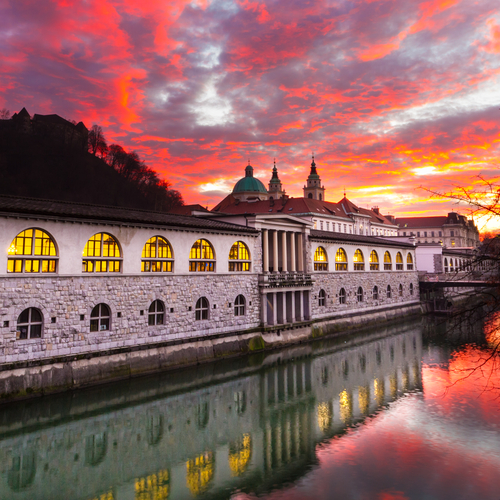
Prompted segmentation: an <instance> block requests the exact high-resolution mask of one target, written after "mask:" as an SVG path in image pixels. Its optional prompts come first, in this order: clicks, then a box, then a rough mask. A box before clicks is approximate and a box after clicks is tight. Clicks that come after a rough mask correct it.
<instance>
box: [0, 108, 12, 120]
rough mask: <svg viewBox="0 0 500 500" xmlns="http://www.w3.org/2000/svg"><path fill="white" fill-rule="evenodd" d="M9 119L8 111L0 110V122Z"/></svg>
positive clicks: (5, 109)
mask: <svg viewBox="0 0 500 500" xmlns="http://www.w3.org/2000/svg"><path fill="white" fill-rule="evenodd" d="M9 118H10V111H9V110H8V109H7V108H2V109H0V120H8V119H9Z"/></svg>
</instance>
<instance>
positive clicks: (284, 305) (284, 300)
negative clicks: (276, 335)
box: [282, 233, 287, 324]
mask: <svg viewBox="0 0 500 500" xmlns="http://www.w3.org/2000/svg"><path fill="white" fill-rule="evenodd" d="M285 234H286V233H285ZM286 295H287V294H286V292H283V304H282V306H283V307H282V309H283V324H286V323H287V318H286V303H287V300H286V299H287V297H286Z"/></svg>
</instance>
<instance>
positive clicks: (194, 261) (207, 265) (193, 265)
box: [189, 238, 215, 272]
mask: <svg viewBox="0 0 500 500" xmlns="http://www.w3.org/2000/svg"><path fill="white" fill-rule="evenodd" d="M189 270H190V271H194V272H207V271H210V272H213V271H215V256H214V249H213V247H212V244H211V243H210V242H209V241H208V240H205V239H203V238H200V239H199V240H197V241H195V243H194V245H193V246H192V247H191V252H189Z"/></svg>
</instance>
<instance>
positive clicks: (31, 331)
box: [16, 307, 43, 340]
mask: <svg viewBox="0 0 500 500" xmlns="http://www.w3.org/2000/svg"><path fill="white" fill-rule="evenodd" d="M42 325H43V317H42V313H41V312H40V311H39V310H38V309H36V308H35V307H30V308H28V309H25V310H24V311H23V312H22V313H21V314H20V315H19V317H18V318H17V335H16V337H17V338H18V339H20V340H25V339H39V338H41V336H42Z"/></svg>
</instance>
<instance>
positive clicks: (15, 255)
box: [7, 229, 57, 273]
mask: <svg viewBox="0 0 500 500" xmlns="http://www.w3.org/2000/svg"><path fill="white" fill-rule="evenodd" d="M7 254H8V256H9V258H8V259H7V272H8V273H55V272H56V262H57V252H56V245H55V243H54V240H53V239H52V238H51V237H50V236H49V235H48V234H47V233H46V232H44V231H42V230H40V229H26V230H25V231H23V232H21V233H19V234H18V235H17V236H16V237H15V238H14V240H13V241H12V243H11V245H10V247H9V249H8V251H7Z"/></svg>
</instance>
